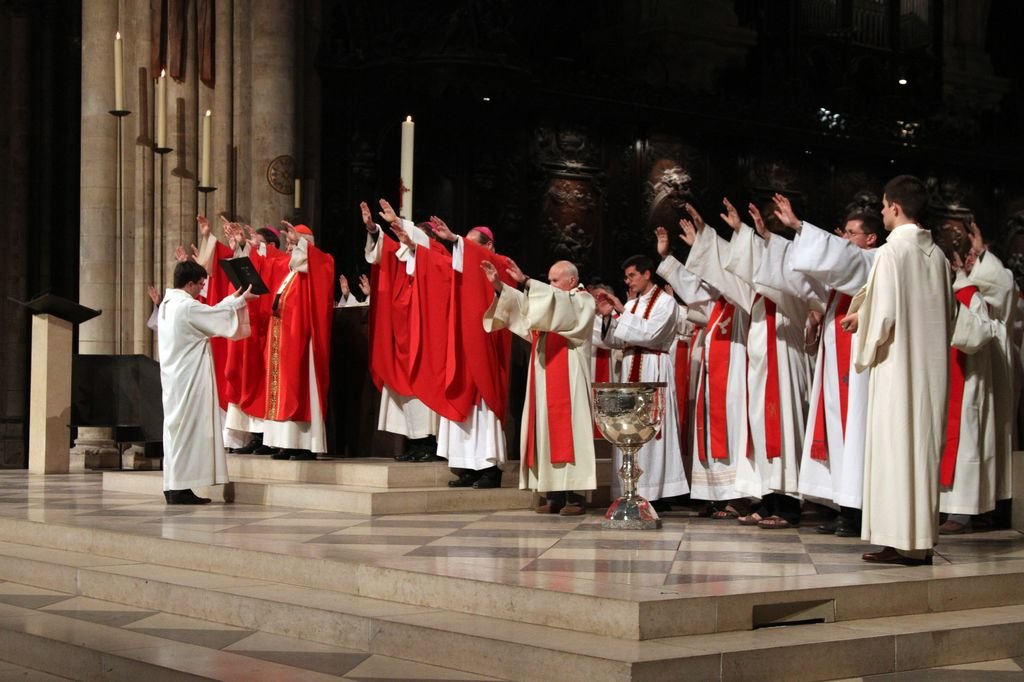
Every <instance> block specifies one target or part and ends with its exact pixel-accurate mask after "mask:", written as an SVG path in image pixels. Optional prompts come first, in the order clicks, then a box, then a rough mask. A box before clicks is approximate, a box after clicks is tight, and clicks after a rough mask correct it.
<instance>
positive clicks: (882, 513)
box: [850, 224, 953, 550]
mask: <svg viewBox="0 0 1024 682" xmlns="http://www.w3.org/2000/svg"><path fill="white" fill-rule="evenodd" d="M951 300H952V282H951V281H950V272H949V264H948V262H947V261H946V257H945V256H944V255H943V254H942V250H941V249H939V247H938V246H936V245H935V243H934V242H933V241H932V237H931V233H929V232H928V231H927V230H924V229H921V228H919V227H918V226H917V225H914V224H905V225H900V226H897V227H896V228H895V229H893V230H892V232H890V234H889V238H888V241H887V242H886V243H885V245H884V246H882V247H880V248H879V249H878V250H877V251H876V252H875V261H874V264H873V265H872V268H871V274H870V275H869V276H868V283H867V284H866V285H865V287H864V288H863V289H862V290H861V292H860V293H859V294H858V295H857V296H856V297H854V300H853V303H852V304H851V306H850V312H851V313H853V312H857V313H858V315H859V322H858V325H859V326H858V332H857V337H856V338H855V339H854V348H853V354H854V358H855V363H856V366H857V370H858V371H865V370H868V369H870V375H869V377H868V382H869V383H868V418H867V431H866V433H867V438H866V442H865V447H864V505H863V515H862V522H861V538H862V539H864V540H868V541H870V542H872V543H874V544H877V545H883V546H888V547H895V548H896V549H900V550H930V549H931V548H932V547H933V546H934V545H935V543H936V541H937V540H938V535H939V459H940V457H941V455H942V450H943V448H944V446H945V440H946V402H947V398H948V393H949V342H950V338H951V333H952V328H951V324H952V322H951V317H952V310H953V308H952V305H951Z"/></svg>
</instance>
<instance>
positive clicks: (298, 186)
mask: <svg viewBox="0 0 1024 682" xmlns="http://www.w3.org/2000/svg"><path fill="white" fill-rule="evenodd" d="M300 208H302V180H300V179H298V178H295V209H296V210H298V209H300Z"/></svg>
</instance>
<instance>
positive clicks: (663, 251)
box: [654, 225, 672, 258]
mask: <svg viewBox="0 0 1024 682" xmlns="http://www.w3.org/2000/svg"><path fill="white" fill-rule="evenodd" d="M654 237H655V239H657V242H658V255H659V256H661V257H662V258H667V257H668V255H669V254H670V253H672V247H671V246H669V243H668V230H666V229H665V228H664V227H662V226H661V225H659V226H658V227H656V228H654Z"/></svg>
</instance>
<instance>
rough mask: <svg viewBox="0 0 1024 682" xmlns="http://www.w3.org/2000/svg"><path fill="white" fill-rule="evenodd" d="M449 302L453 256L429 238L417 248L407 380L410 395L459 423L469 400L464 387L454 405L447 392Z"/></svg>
mask: <svg viewBox="0 0 1024 682" xmlns="http://www.w3.org/2000/svg"><path fill="white" fill-rule="evenodd" d="M451 305H452V257H451V254H449V253H448V251H447V250H446V249H445V248H444V246H442V245H441V244H439V243H438V242H436V241H434V240H431V241H430V244H429V246H420V247H418V248H417V249H416V274H415V276H414V277H413V293H412V307H411V312H412V319H411V321H410V325H409V339H410V349H409V353H410V361H411V364H410V365H409V382H410V384H411V385H412V391H413V392H412V395H414V396H416V397H417V398H419V399H420V400H421V401H423V404H424V405H426V406H427V407H429V408H430V409H431V410H433V411H434V412H436V413H437V414H439V415H441V416H442V417H445V418H447V419H450V420H452V421H455V422H461V421H464V420H465V419H466V416H467V415H468V413H469V408H470V407H471V406H472V400H471V396H468V397H467V396H466V395H465V393H466V391H465V390H463V397H462V399H461V400H460V401H459V402H460V404H458V405H456V404H455V403H453V402H452V401H450V400H449V399H448V396H447V392H446V374H447V368H448V364H449V362H448V355H449V349H448V346H449V344H448V341H449V339H448V337H449V326H450V313H451ZM453 362H454V358H453ZM456 397H458V396H456Z"/></svg>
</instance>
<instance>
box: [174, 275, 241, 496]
mask: <svg viewBox="0 0 1024 682" xmlns="http://www.w3.org/2000/svg"><path fill="white" fill-rule="evenodd" d="M157 324H158V336H157V341H158V344H159V349H160V388H161V394H162V397H163V405H164V462H163V468H164V490H186V489H189V488H197V487H200V486H206V485H221V484H224V483H227V482H228V469H227V458H226V456H225V454H224V444H223V441H222V439H221V429H222V422H221V411H220V405H219V403H218V400H217V379H216V376H215V374H214V369H213V353H212V352H211V350H210V337H212V336H222V337H224V338H227V339H233V340H237V339H244V338H245V337H246V336H248V335H249V311H248V309H247V308H246V300H245V298H244V297H242V296H228V297H227V298H225V299H224V300H222V301H221V302H220V303H218V304H217V305H215V306H208V305H206V304H203V303H200V302H199V301H197V300H195V299H194V298H192V297H191V296H189V295H188V294H187V293H185V292H184V291H182V290H181V289H168V290H167V293H166V294H164V299H163V301H162V302H161V303H160V313H159V319H158V322H157Z"/></svg>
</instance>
